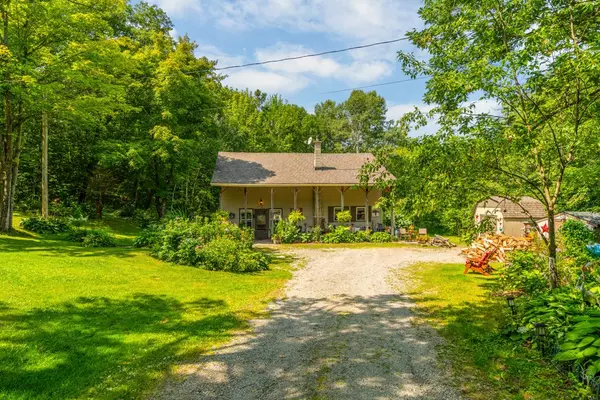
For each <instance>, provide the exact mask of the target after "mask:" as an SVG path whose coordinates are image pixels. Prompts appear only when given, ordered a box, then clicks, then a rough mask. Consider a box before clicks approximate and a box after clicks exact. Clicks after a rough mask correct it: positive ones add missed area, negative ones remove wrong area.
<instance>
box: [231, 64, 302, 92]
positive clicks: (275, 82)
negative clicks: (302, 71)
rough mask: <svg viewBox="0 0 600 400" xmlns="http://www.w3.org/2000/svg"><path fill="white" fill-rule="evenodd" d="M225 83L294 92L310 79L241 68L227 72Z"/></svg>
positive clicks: (268, 90) (266, 90) (273, 90)
mask: <svg viewBox="0 0 600 400" xmlns="http://www.w3.org/2000/svg"><path fill="white" fill-rule="evenodd" d="M224 82H225V84H226V85H228V86H232V87H234V88H238V89H246V88H248V89H250V90H255V89H260V90H261V91H264V92H269V93H288V94H289V93H294V92H296V91H298V90H300V89H304V88H305V87H306V86H308V85H309V84H310V80H308V79H306V78H303V77H299V76H286V75H284V74H279V73H276V72H270V71H261V70H257V69H243V70H238V71H235V72H231V73H229V76H228V77H227V78H226V79H225V81H224Z"/></svg>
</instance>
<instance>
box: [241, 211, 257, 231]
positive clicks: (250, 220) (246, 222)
mask: <svg viewBox="0 0 600 400" xmlns="http://www.w3.org/2000/svg"><path fill="white" fill-rule="evenodd" d="M240 225H241V226H247V227H249V228H254V210H253V209H251V208H248V209H246V212H245V213H244V209H243V208H240Z"/></svg>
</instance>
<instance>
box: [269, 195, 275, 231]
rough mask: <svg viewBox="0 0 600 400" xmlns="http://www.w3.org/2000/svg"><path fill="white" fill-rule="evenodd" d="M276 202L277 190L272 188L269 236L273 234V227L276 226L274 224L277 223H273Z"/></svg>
mask: <svg viewBox="0 0 600 400" xmlns="http://www.w3.org/2000/svg"><path fill="white" fill-rule="evenodd" d="M274 200H275V189H273V188H271V215H270V216H269V219H270V224H269V235H272V234H273V226H275V224H274V222H275V221H273V217H274V214H273V208H274V206H273V201H274Z"/></svg>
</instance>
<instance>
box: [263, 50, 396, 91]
mask: <svg viewBox="0 0 600 400" xmlns="http://www.w3.org/2000/svg"><path fill="white" fill-rule="evenodd" d="M312 53H315V51H314V50H312V49H309V48H306V47H304V46H301V45H294V44H290V43H284V42H279V43H277V44H276V45H275V46H273V47H269V48H264V49H259V50H257V51H256V59H257V61H261V62H262V61H267V60H274V59H281V58H289V57H297V56H300V55H304V54H312ZM264 68H266V69H268V70H271V71H278V72H282V73H286V74H294V75H303V76H305V77H309V76H314V77H320V78H325V77H327V78H332V79H338V80H342V81H349V82H373V81H376V80H377V79H380V78H382V77H385V76H389V75H391V73H392V72H393V64H392V63H391V62H388V61H385V60H378V59H370V60H366V59H365V60H357V61H351V62H350V63H343V62H340V61H337V60H335V59H334V58H333V57H329V56H319V57H309V58H302V59H298V60H291V61H286V62H282V63H272V64H265V66H264Z"/></svg>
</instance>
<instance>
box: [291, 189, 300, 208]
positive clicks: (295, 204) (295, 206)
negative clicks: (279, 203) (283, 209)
mask: <svg viewBox="0 0 600 400" xmlns="http://www.w3.org/2000/svg"><path fill="white" fill-rule="evenodd" d="M299 191H300V189H298V188H293V189H292V193H294V211H296V210H297V209H298V192H299Z"/></svg>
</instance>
